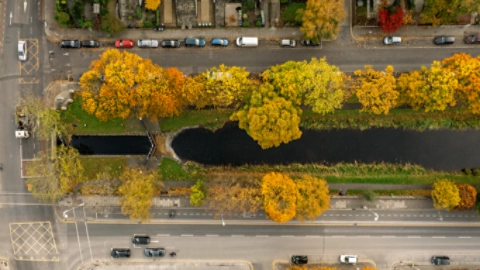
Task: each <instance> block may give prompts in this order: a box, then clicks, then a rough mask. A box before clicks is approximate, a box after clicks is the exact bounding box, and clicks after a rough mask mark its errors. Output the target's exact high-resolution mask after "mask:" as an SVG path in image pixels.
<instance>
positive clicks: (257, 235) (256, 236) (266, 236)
mask: <svg viewBox="0 0 480 270" xmlns="http://www.w3.org/2000/svg"><path fill="white" fill-rule="evenodd" d="M255 237H268V235H256V236H255Z"/></svg>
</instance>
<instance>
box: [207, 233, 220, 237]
mask: <svg viewBox="0 0 480 270" xmlns="http://www.w3.org/2000/svg"><path fill="white" fill-rule="evenodd" d="M206 236H207V237H218V234H207V235H206Z"/></svg>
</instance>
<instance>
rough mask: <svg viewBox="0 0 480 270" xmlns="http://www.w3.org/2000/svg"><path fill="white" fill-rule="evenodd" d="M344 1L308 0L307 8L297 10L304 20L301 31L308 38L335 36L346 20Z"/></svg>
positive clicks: (317, 38)
mask: <svg viewBox="0 0 480 270" xmlns="http://www.w3.org/2000/svg"><path fill="white" fill-rule="evenodd" d="M344 4H345V3H344V2H343V1H340V0H308V1H307V6H306V7H305V9H299V10H298V11H297V16H298V18H301V20H302V27H300V31H301V32H302V33H303V35H304V36H305V38H306V39H311V40H312V41H313V42H317V41H318V40H319V39H330V38H334V37H335V36H336V35H338V33H339V32H340V23H342V22H343V20H345V18H346V17H347V13H346V12H345V8H344Z"/></svg>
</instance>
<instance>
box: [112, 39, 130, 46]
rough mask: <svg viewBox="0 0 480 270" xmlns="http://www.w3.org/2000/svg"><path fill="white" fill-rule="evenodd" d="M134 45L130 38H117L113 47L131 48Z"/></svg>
mask: <svg viewBox="0 0 480 270" xmlns="http://www.w3.org/2000/svg"><path fill="white" fill-rule="evenodd" d="M134 46H135V45H134V43H133V40H131V39H119V40H117V41H115V47H117V48H133V47H134Z"/></svg>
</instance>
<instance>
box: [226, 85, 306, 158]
mask: <svg viewBox="0 0 480 270" xmlns="http://www.w3.org/2000/svg"><path fill="white" fill-rule="evenodd" d="M301 113H302V110H300V109H299V108H297V107H296V106H294V104H293V103H292V102H291V101H289V100H286V99H284V98H283V97H279V96H278V95H277V94H276V93H275V91H274V88H273V86H272V85H270V84H268V83H264V84H262V85H260V87H259V88H258V89H257V90H254V92H253V94H252V96H251V97H250V101H249V102H248V104H246V105H245V106H244V107H243V108H242V109H241V110H239V111H237V112H235V113H233V114H232V116H231V117H230V120H232V121H238V125H239V127H240V128H241V129H244V130H245V131H246V132H247V134H248V135H250V137H252V138H253V139H254V140H255V141H257V142H258V144H259V145H260V146H261V147H262V148H263V149H267V148H271V147H278V146H279V145H280V144H281V143H288V142H290V141H293V140H296V139H299V138H300V137H301V136H302V132H301V131H300V128H299V124H300V116H299V115H300V114H301Z"/></svg>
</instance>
